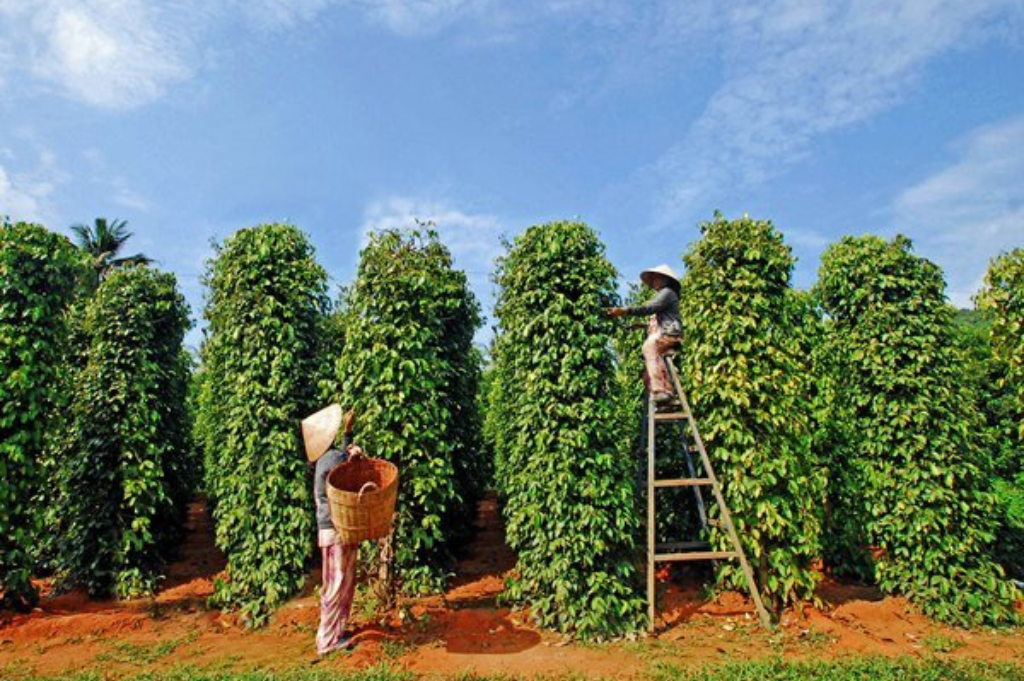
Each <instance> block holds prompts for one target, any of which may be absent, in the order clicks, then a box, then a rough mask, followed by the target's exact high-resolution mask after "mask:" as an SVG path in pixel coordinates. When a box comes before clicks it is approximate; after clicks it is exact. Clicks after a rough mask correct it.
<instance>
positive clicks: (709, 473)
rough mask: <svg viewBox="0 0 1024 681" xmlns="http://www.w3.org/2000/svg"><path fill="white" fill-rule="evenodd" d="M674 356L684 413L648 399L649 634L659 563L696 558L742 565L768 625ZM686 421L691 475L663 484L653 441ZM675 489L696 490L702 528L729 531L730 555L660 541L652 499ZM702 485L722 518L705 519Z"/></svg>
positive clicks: (668, 358)
mask: <svg viewBox="0 0 1024 681" xmlns="http://www.w3.org/2000/svg"><path fill="white" fill-rule="evenodd" d="M673 356H674V354H673V353H668V354H666V355H664V356H663V357H662V360H663V361H664V363H665V367H666V369H667V371H668V374H669V377H670V378H671V379H672V387H673V389H674V390H675V394H676V397H677V398H678V400H679V405H680V410H679V411H676V412H673V413H660V412H658V411H656V410H655V405H654V400H652V399H649V398H648V399H647V437H646V439H647V620H648V622H649V623H650V624H649V628H650V629H651V631H653V630H654V616H655V613H656V611H657V608H656V606H655V588H654V572H655V570H654V566H655V563H666V562H674V561H695V560H715V561H717V560H726V559H738V560H739V562H740V566H741V567H742V569H743V574H744V575H745V576H746V578H747V587H748V588H749V590H750V595H751V598H753V601H754V608H755V609H756V610H757V616H758V617H759V618H760V620H761V624H762V625H763V626H765V627H770V626H771V620H770V619H769V617H768V612H767V611H766V610H765V609H764V603H763V602H762V601H761V594H760V592H759V591H758V589H757V584H756V583H755V582H754V573H753V571H752V570H751V569H750V563H748V562H747V556H746V554H745V553H744V552H743V547H742V546H741V545H740V539H739V536H738V535H737V534H736V528H735V526H734V525H733V522H732V516H731V515H730V514H729V507H728V506H726V504H725V498H724V497H723V496H722V486H721V485H720V484H719V482H718V478H717V477H715V471H714V469H713V468H712V467H711V460H710V459H709V458H708V453H707V450H706V449H705V448H704V441H703V440H702V439H701V437H700V432H699V431H698V430H697V422H696V420H694V418H693V412H691V411H690V404H689V402H687V400H686V395H685V394H684V393H683V388H682V385H681V384H680V382H679V374H678V373H677V372H676V367H675V364H674V363H673V362H672V357H673ZM683 421H688V422H689V425H690V434H691V436H692V437H693V441H694V443H695V446H693V447H691V446H690V445H689V443H688V442H687V441H686V432H685V430H684V431H683V432H682V434H681V436H682V440H683V445H684V446H685V448H686V465H687V472H688V473H689V475H690V477H688V478H675V479H671V478H669V479H661V480H659V479H657V478H656V477H655V472H654V471H655V467H654V463H655V442H656V440H657V438H656V437H655V428H656V427H657V426H658V425H661V424H666V423H680V424H681V423H682V422H683ZM694 450H696V452H697V453H699V454H700V461H701V464H702V467H703V471H704V477H697V473H696V471H695V467H694V465H693V459H692V453H693V452H694ZM673 487H692V488H693V490H694V496H695V498H696V503H697V511H698V513H699V516H700V521H701V524H702V525H703V526H704V527H705V528H707V527H708V526H714V527H720V528H722V529H724V530H725V531H726V533H728V535H729V539H730V540H731V542H732V547H733V550H732V551H713V550H710V549H711V547H710V545H709V544H707V543H706V542H693V541H690V542H672V543H667V544H657V543H656V535H655V513H654V508H655V504H654V495H655V492H656V490H659V489H665V488H673ZM703 487H710V488H711V491H712V493H713V494H714V496H715V502H716V503H717V504H718V509H719V514H720V519H719V520H712V519H709V518H708V517H707V515H706V512H705V509H704V499H703V495H702V494H701V491H700V490H701V488H703Z"/></svg>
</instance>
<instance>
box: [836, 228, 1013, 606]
mask: <svg viewBox="0 0 1024 681" xmlns="http://www.w3.org/2000/svg"><path fill="white" fill-rule="evenodd" d="M944 288H945V282H944V281H943V277H942V272H941V271H940V270H939V268H938V267H936V266H935V265H934V264H933V263H931V262H929V261H928V260H925V259H924V258H921V257H918V256H915V255H914V254H913V253H912V252H911V243H910V240H909V239H907V238H905V237H902V236H897V237H895V238H894V239H892V240H891V241H886V240H884V239H882V238H879V237H875V236H865V237H857V238H855V237H846V238H844V239H842V241H840V242H839V243H837V244H834V245H832V246H831V247H829V248H828V250H826V252H825V254H824V255H823V256H822V264H821V270H820V273H819V281H818V284H817V286H816V295H817V297H818V299H819V301H820V304H821V306H822V307H823V308H824V310H825V312H826V313H827V315H828V323H827V328H826V333H825V337H824V341H823V343H824V345H823V352H822V357H823V358H825V359H826V363H825V365H824V372H823V380H824V382H825V387H826V391H827V393H828V395H829V404H830V412H829V418H830V421H831V422H832V423H834V424H837V428H838V430H839V431H840V436H839V437H838V438H837V439H836V442H835V448H834V450H833V452H832V456H831V461H830V466H831V470H832V473H833V481H832V484H831V485H830V492H829V496H830V507H831V508H830V517H829V534H830V535H831V536H834V537H835V539H836V541H835V543H834V545H833V549H832V550H831V551H830V554H831V556H830V558H831V562H833V564H834V565H835V566H836V567H837V569H839V570H845V571H854V572H858V573H860V574H861V575H862V576H865V577H868V578H873V579H875V580H876V581H877V583H878V585H879V586H880V587H881V589H882V590H883V591H884V592H886V593H898V594H902V595H905V596H906V597H908V598H909V599H910V600H911V601H913V602H914V603H916V604H917V605H918V606H919V607H920V608H921V609H922V610H923V611H924V612H925V613H926V614H928V615H930V616H933V617H935V618H937V619H940V620H943V621H946V622H952V623H956V624H961V625H977V624H1001V623H1006V622H1009V621H1011V620H1012V619H1014V613H1013V593H1012V592H1013V587H1012V585H1011V584H1010V583H1009V582H1008V581H1006V580H1005V579H1004V578H1003V573H1002V570H1001V569H1000V568H999V566H997V565H995V564H994V563H993V562H992V560H991V558H990V548H991V543H992V540H993V537H994V531H995V517H996V516H995V508H994V503H995V498H994V495H993V494H992V493H991V491H990V490H991V479H990V478H991V474H992V466H991V463H992V462H991V460H990V459H991V457H990V454H989V453H988V451H987V449H986V448H985V447H982V446H979V442H980V440H979V434H980V433H981V432H982V430H983V428H984V423H983V419H982V418H981V415H980V413H979V411H978V409H977V406H976V400H975V396H974V395H972V394H971V391H970V382H969V381H965V380H963V379H964V376H963V374H964V372H965V366H966V364H965V362H964V358H963V356H962V354H961V353H960V351H959V350H958V348H957V347H956V344H955V342H954V341H955V338H954V327H953V311H952V308H950V307H949V306H948V305H947V304H946V302H945V296H944Z"/></svg>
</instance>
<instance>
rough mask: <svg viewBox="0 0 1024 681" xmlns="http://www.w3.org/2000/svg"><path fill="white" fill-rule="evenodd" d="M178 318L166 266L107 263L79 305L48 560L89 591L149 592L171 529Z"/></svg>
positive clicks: (184, 384) (178, 442) (179, 480)
mask: <svg viewBox="0 0 1024 681" xmlns="http://www.w3.org/2000/svg"><path fill="white" fill-rule="evenodd" d="M189 326H190V322H189V319H188V307H187V305H186V303H185V299H184V298H183V297H182V295H181V293H179V292H178V290H177V284H176V280H175V278H174V275H172V274H169V273H162V272H158V271H156V270H154V269H151V268H149V267H145V266H138V267H128V268H121V269H118V270H115V271H113V272H111V273H110V274H109V275H108V276H107V278H106V279H104V280H103V281H102V283H100V285H99V287H98V289H97V290H96V292H95V294H94V295H93V297H92V298H91V299H90V300H89V302H88V304H87V306H86V307H85V309H84V317H83V319H82V320H81V329H80V333H79V334H78V335H79V336H80V337H81V338H82V339H83V340H84V341H85V343H86V344H87V347H86V348H85V349H84V360H85V365H84V366H83V367H81V368H80V369H79V370H77V371H75V373H74V379H73V382H72V384H73V392H72V401H71V415H70V433H69V436H68V438H67V439H66V440H65V441H64V443H63V446H62V448H61V450H60V452H59V454H60V456H59V457H58V461H57V464H58V465H57V471H58V477H59V479H60V482H61V494H60V497H59V502H60V508H59V509H58V510H57V519H58V521H59V523H60V525H61V527H62V528H63V531H62V534H61V537H60V540H59V543H58V545H59V546H60V547H61V549H60V554H59V556H58V566H59V567H60V568H61V570H62V571H63V572H64V573H65V577H66V579H67V581H68V582H69V583H70V584H73V585H79V586H83V587H85V588H86V589H87V590H88V591H89V593H90V594H94V595H108V594H111V593H113V594H114V595H117V596H120V597H132V596H140V595H144V594H147V593H151V592H152V591H153V589H154V588H155V587H156V584H157V581H158V579H159V576H160V569H161V566H162V559H163V558H164V557H165V556H166V555H167V551H168V549H169V548H170V545H171V544H172V543H173V542H174V540H176V539H178V538H180V529H181V521H182V520H183V518H184V506H185V502H186V501H187V497H188V490H189V489H190V482H191V480H192V475H193V465H192V445H191V438H190V428H189V420H188V415H187V412H186V407H185V400H186V393H187V388H188V374H189V367H188V364H187V361H188V360H187V357H186V356H185V355H184V354H183V352H182V340H183V338H184V334H185V331H186V330H187V329H188V328H189Z"/></svg>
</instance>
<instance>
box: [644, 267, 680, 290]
mask: <svg viewBox="0 0 1024 681" xmlns="http://www.w3.org/2000/svg"><path fill="white" fill-rule="evenodd" d="M655 274H660V275H661V276H663V277H668V278H669V279H671V280H672V281H674V282H675V283H677V284H678V283H679V275H678V274H676V273H675V272H673V271H672V268H671V267H669V266H668V265H666V264H665V263H662V264H660V265H658V266H657V267H652V268H650V269H649V270H644V271H643V272H641V273H640V281H642V282H644V283H645V284H647V285H648V286H650V285H651V277H652V276H653V275H655Z"/></svg>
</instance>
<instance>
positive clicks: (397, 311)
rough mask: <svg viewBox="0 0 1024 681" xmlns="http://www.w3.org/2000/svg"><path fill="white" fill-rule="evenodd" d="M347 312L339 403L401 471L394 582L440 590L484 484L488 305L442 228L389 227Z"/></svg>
mask: <svg viewBox="0 0 1024 681" xmlns="http://www.w3.org/2000/svg"><path fill="white" fill-rule="evenodd" d="M343 316H344V321H343V323H342V325H341V326H342V327H343V332H342V333H340V334H338V335H339V336H342V337H343V339H342V341H341V344H342V351H341V354H340V357H339V358H338V362H337V379H338V382H339V385H340V387H341V398H340V399H341V401H342V402H343V403H345V404H346V405H347V406H351V407H353V408H354V409H355V410H356V413H357V419H356V435H357V437H358V438H359V440H360V441H361V442H362V444H363V445H364V446H365V447H366V449H367V451H368V452H369V453H370V454H372V455H373V456H378V457H381V458H385V459H389V460H391V461H394V462H395V463H396V464H397V465H398V467H399V471H400V476H401V482H400V485H399V498H398V508H397V521H396V528H395V539H394V547H395V556H394V559H395V566H396V570H397V578H398V580H399V581H400V583H401V588H402V590H403V591H405V592H406V593H410V594H416V593H429V592H435V591H439V590H442V589H443V588H444V585H445V583H446V580H447V575H448V573H449V571H450V569H451V567H452V556H453V550H454V548H455V545H454V544H453V542H454V540H455V539H456V537H458V536H460V535H464V534H465V532H466V530H467V529H468V528H469V526H470V524H471V523H472V519H473V511H474V502H475V500H476V497H477V496H478V495H479V494H480V492H481V491H482V486H483V483H484V481H485V477H486V464H485V462H484V461H483V460H482V457H483V442H482V437H481V420H480V415H479V410H478V406H477V402H476V399H477V394H476V393H477V386H478V383H479V380H480V361H479V355H478V354H477V351H476V350H475V349H474V348H473V334H474V333H475V332H476V329H477V327H478V326H479V325H480V312H479V307H478V305H477V302H476V299H475V298H474V296H473V294H472V292H471V291H470V290H469V288H468V286H467V283H466V276H465V274H464V273H463V272H461V271H459V270H456V269H455V268H454V266H453V263H452V258H451V254H450V253H449V251H448V249H447V248H446V247H445V246H444V244H442V243H441V241H440V239H439V237H438V235H437V233H436V232H434V231H432V230H430V229H410V230H384V231H380V232H375V233H372V234H370V237H369V243H368V244H367V245H366V247H365V248H364V249H363V251H362V253H361V254H360V258H359V271H358V274H357V276H356V281H355V283H354V284H353V286H352V287H351V289H349V290H348V291H347V292H346V296H345V310H344V313H343Z"/></svg>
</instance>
